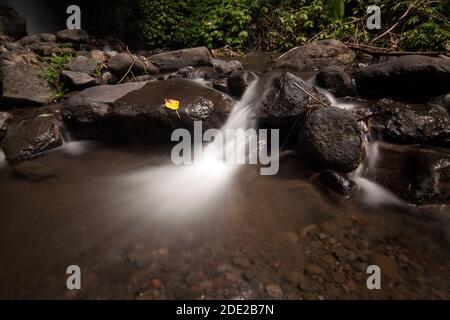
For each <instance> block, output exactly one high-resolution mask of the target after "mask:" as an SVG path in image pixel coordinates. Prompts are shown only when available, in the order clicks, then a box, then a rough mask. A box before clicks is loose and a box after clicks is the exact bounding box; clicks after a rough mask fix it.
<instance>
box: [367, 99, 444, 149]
mask: <svg viewBox="0 0 450 320" xmlns="http://www.w3.org/2000/svg"><path fill="white" fill-rule="evenodd" d="M372 113H374V114H376V116H375V117H373V118H371V119H370V123H371V126H372V127H375V128H376V129H377V130H378V131H380V132H381V133H382V134H383V137H384V138H385V139H387V140H389V141H393V142H397V143H424V144H439V143H450V116H449V114H448V113H447V112H446V111H445V110H444V109H442V108H441V107H436V106H431V105H418V104H404V103H400V102H396V101H392V100H390V99H383V100H380V101H379V102H377V103H376V104H375V106H374V107H373V110H372Z"/></svg>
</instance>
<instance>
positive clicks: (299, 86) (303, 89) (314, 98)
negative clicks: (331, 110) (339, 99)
mask: <svg viewBox="0 0 450 320" xmlns="http://www.w3.org/2000/svg"><path fill="white" fill-rule="evenodd" d="M294 85H295V86H296V87H298V88H299V89H300V90H302V91H303V92H304V93H305V94H307V95H308V96H309V97H310V98H311V99H313V100H314V101H316V102H318V103H320V104H321V105H323V106H324V107H327V108H328V107H329V105H327V104H326V103H324V102H322V101H320V100H319V99H317V98H316V97H314V96H313V95H312V94H311V93H309V92H308V91H307V90H306V89H305V88H303V87H302V86H301V85H299V84H298V83H295V82H294Z"/></svg>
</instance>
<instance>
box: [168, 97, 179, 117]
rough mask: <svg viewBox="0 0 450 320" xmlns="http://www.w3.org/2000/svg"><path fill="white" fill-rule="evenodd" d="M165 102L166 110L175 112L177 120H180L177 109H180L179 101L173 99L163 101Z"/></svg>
mask: <svg viewBox="0 0 450 320" xmlns="http://www.w3.org/2000/svg"><path fill="white" fill-rule="evenodd" d="M165 100H166V104H165V106H166V108H167V109H170V110H175V112H176V113H177V115H178V118H180V119H181V117H180V114H179V113H178V109H180V101H178V100H174V99H165Z"/></svg>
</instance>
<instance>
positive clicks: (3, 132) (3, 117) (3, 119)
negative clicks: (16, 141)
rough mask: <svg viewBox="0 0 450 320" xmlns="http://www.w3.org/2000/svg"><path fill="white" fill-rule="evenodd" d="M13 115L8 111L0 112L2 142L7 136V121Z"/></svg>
mask: <svg viewBox="0 0 450 320" xmlns="http://www.w3.org/2000/svg"><path fill="white" fill-rule="evenodd" d="M11 117H12V116H11V114H9V113H7V112H0V142H1V141H2V140H3V138H4V137H5V136H6V130H7V122H8V120H9V119H10V118H11Z"/></svg>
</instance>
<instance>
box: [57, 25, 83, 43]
mask: <svg viewBox="0 0 450 320" xmlns="http://www.w3.org/2000/svg"><path fill="white" fill-rule="evenodd" d="M56 39H57V40H58V42H72V43H76V44H80V43H87V42H89V35H88V33H87V32H86V31H84V30H71V29H66V30H61V31H59V32H58V33H57V34H56Z"/></svg>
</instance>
